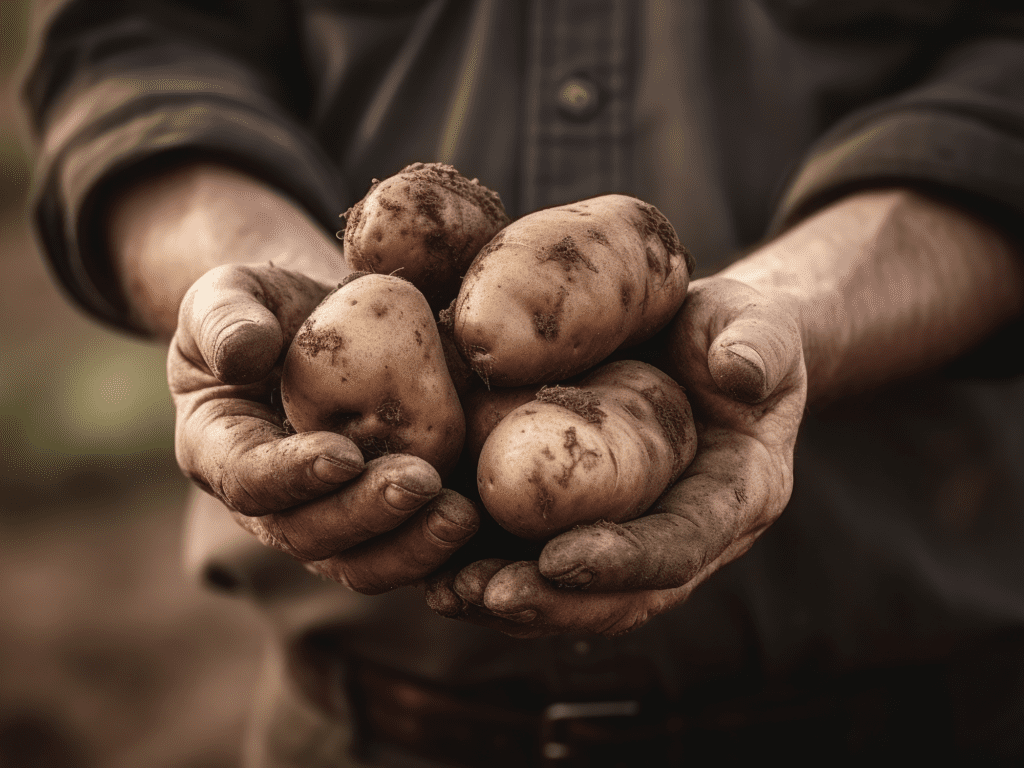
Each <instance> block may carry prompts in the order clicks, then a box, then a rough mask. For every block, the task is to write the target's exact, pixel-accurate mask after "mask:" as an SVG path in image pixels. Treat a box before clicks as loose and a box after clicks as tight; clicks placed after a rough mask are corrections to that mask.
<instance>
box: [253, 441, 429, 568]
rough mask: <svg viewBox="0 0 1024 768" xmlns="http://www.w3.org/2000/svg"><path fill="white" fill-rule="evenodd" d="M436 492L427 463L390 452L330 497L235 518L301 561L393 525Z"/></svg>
mask: <svg viewBox="0 0 1024 768" xmlns="http://www.w3.org/2000/svg"><path fill="white" fill-rule="evenodd" d="M440 492H441V478H440V476H439V475H438V474H437V471H436V470H435V469H434V468H433V467H431V466H430V464H428V463H427V462H425V461H423V459H419V458H416V457H415V456H407V455H404V454H388V455H386V456H381V457H380V458H378V459H374V460H373V461H371V462H368V463H367V464H366V469H365V470H364V471H363V473H362V474H361V475H359V476H358V477H356V478H354V479H353V480H351V481H350V482H348V483H346V484H345V485H343V486H341V488H339V489H338V490H337V491H335V492H334V493H332V494H330V495H329V496H323V497H321V498H318V499H315V500H313V501H309V502H306V503H305V504H301V505H299V506H296V507H293V508H292V509H288V510H285V511H283V512H278V513H273V514H268V515H264V516H263V517H246V516H245V515H239V514H236V519H237V520H238V521H239V523H240V524H241V525H242V526H243V527H244V528H246V529H247V530H249V531H251V532H252V533H254V534H255V535H256V536H258V537H259V538H260V540H261V541H262V542H263V543H264V544H267V545H269V546H272V547H275V548H277V549H280V550H281V551H283V552H287V553H288V554H290V555H292V556H293V557H297V558H299V559H301V560H323V559H325V558H328V557H331V556H333V555H336V554H338V553H340V552H342V551H344V550H347V549H349V548H350V547H354V546H355V545H357V544H361V543H362V542H364V541H367V540H368V539H371V538H373V537H374V536H378V535H380V534H382V533H385V532H387V531H390V530H392V529H394V528H397V527H398V526H399V525H401V524H402V523H403V522H405V521H406V520H407V519H408V518H409V517H410V516H412V514H413V513H414V512H416V510H418V509H420V507H422V506H423V505H425V504H426V503H427V502H429V501H430V500H431V499H433V498H434V497H435V496H437V495H438V494H439V493H440Z"/></svg>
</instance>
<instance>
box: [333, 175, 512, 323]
mask: <svg viewBox="0 0 1024 768" xmlns="http://www.w3.org/2000/svg"><path fill="white" fill-rule="evenodd" d="M343 215H344V216H345V259H346V261H347V262H348V264H349V265H350V266H351V267H352V268H353V269H356V270H365V271H367V272H376V273H379V274H385V275H387V274H397V275H398V276H399V277H404V278H405V279H406V280H408V281H409V282H411V283H412V284H413V285H415V286H416V287H417V288H419V289H420V290H421V291H422V292H423V294H424V295H425V296H426V297H427V301H428V302H429V303H430V305H431V307H432V308H433V309H434V311H437V310H439V309H440V308H442V307H444V306H446V305H447V304H448V303H449V302H450V301H451V300H452V299H453V298H454V297H455V295H456V294H457V293H458V290H459V283H460V281H461V280H462V276H463V275H464V274H465V273H466V269H467V268H468V267H469V264H470V262H472V260H473V257H475V256H476V254H477V252H478V251H479V250H480V249H481V248H482V247H483V246H484V244H486V243H487V241H489V240H490V239H491V238H492V237H493V236H494V235H495V234H496V233H497V232H498V231H499V230H500V229H501V228H502V227H504V226H505V225H506V224H508V221H509V219H508V216H507V215H506V214H505V208H504V206H502V204H501V198H500V197H499V196H498V194H497V193H496V192H493V191H491V190H489V189H487V187H485V186H483V185H482V184H480V183H479V182H478V181H477V180H476V179H473V180H472V181H470V180H469V179H467V178H466V177H465V176H463V175H462V174H460V173H459V172H458V171H457V170H455V169H454V168H453V167H452V166H450V165H443V164H441V163H414V164H413V165H409V166H407V167H405V168H403V169H402V170H401V171H400V172H399V173H397V174H396V175H394V176H392V177H390V178H388V179H385V180H384V181H376V180H374V183H373V186H371V187H370V190H369V192H367V193H366V196H365V197H364V198H363V199H362V200H360V201H359V202H358V203H356V204H355V205H354V206H353V207H352V208H351V209H349V210H348V211H347V212H346V213H345V214H343Z"/></svg>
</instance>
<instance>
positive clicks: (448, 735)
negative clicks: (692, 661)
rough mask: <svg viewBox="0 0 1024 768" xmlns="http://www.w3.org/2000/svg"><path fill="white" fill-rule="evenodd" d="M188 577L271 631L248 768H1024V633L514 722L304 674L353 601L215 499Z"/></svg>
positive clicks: (320, 673)
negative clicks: (803, 765)
mask: <svg viewBox="0 0 1024 768" xmlns="http://www.w3.org/2000/svg"><path fill="white" fill-rule="evenodd" d="M185 563H186V568H187V569H188V570H189V572H190V573H191V574H192V576H193V577H194V578H196V579H198V580H200V581H202V582H203V583H204V584H206V585H207V586H209V587H212V588H215V589H218V590H221V591H227V592H230V593H232V594H235V595H236V596H239V597H244V598H247V599H250V600H252V601H254V602H256V603H257V604H258V605H259V607H260V608H261V609H262V610H263V611H264V612H265V613H266V614H267V615H268V617H269V618H270V621H269V625H270V626H271V627H273V628H274V631H273V633H272V635H271V642H270V647H269V648H268V651H267V655H266V659H265V663H264V668H263V673H262V675H261V679H260V682H259V684H258V686H257V690H256V691H255V692H254V696H253V701H254V712H253V719H252V723H251V727H250V730H249V734H248V737H247V742H246V750H245V755H246V768H298V766H302V768H347V767H348V766H359V767H360V768H362V766H367V765H374V766H388V768H440V767H441V766H451V765H469V766H472V765H481V766H487V767H488V768H497V767H498V766H502V765H529V764H531V763H532V764H538V765H550V766H552V767H553V768H554V767H555V766H559V767H561V766H565V768H568V767H569V766H579V765H593V766H599V765H629V764H631V763H630V762H629V761H628V759H623V758H622V755H623V754H627V755H628V754H630V751H631V750H632V751H633V752H634V753H635V754H636V755H638V756H639V755H640V754H642V753H645V752H646V753H650V754H658V755H663V756H664V757H663V758H652V759H643V760H641V763H642V764H648V765H661V764H664V765H681V764H684V763H686V762H690V761H693V760H705V759H709V760H710V759H716V760H720V759H721V758H722V757H725V756H728V757H730V758H731V759H736V760H741V759H762V758H763V757H764V756H765V755H770V754H778V755H780V756H783V757H790V758H792V757H794V756H801V757H807V758H809V759H817V760H829V761H830V762H835V760H836V758H842V757H847V758H850V759H852V760H854V761H856V762H864V761H867V760H872V759H891V758H892V757H894V756H899V755H906V756H908V757H911V756H912V757H914V758H915V759H917V760H920V759H921V758H923V757H930V758H934V759H936V760H942V761H947V760H948V759H950V758H954V757H955V758H959V759H965V760H968V761H970V762H972V763H975V764H977V763H978V762H981V763H984V764H993V763H995V764H1008V765H1012V764H1021V763H1022V762H1024V633H1021V632H1020V631H1017V630H1015V631H1011V632H1009V633H1006V632H1004V633H1001V634H998V635H995V636H992V637H987V638H982V639H980V640H978V641H976V642H973V643H972V644H971V645H968V646H966V647H964V648H963V649H961V651H960V652H959V653H958V654H956V655H955V657H954V658H951V659H942V660H939V661H937V662H933V663H930V664H922V665H917V666H913V667H901V668H894V669H889V670H875V671H873V672H870V673H860V674H854V675H846V676H844V677H841V678H834V679H829V680H814V679H804V680H798V681H787V682H786V683H785V684H783V685H781V686H779V685H777V684H776V685H775V686H774V687H771V686H768V687H764V686H760V685H759V684H758V683H757V681H754V682H753V683H752V684H751V685H749V686H747V687H746V688H742V689H739V690H737V691H736V692H735V693H734V694H730V696H726V697H723V698H721V700H719V701H715V702H713V703H712V704H711V705H710V706H706V704H707V701H706V700H701V701H683V702H680V701H676V702H664V701H662V702H654V704H653V705H652V703H651V702H649V701H645V700H641V699H639V698H636V699H634V698H627V697H624V698H618V699H613V700H610V701H603V702H540V703H537V702H531V705H532V709H528V710H524V711H514V710H505V709H501V708H494V707H490V706H489V705H487V704H480V705H476V704H474V702H472V701H470V700H465V701H463V700H460V699H459V695H458V693H457V692H454V691H446V690H445V689H444V688H439V687H437V686H435V685H434V684H433V683H431V682H429V681H418V680H412V679H404V678H403V676H402V675H400V674H396V673H391V672H390V671H389V670H387V669H386V668H385V669H381V668H377V667H374V666H372V665H366V664H364V663H362V662H361V660H360V659H348V658H341V657H340V655H338V656H332V655H331V654H327V655H326V656H325V655H324V654H320V655H319V656H318V657H317V662H316V663H308V659H309V658H312V657H307V656H305V655H304V653H303V651H304V650H305V648H304V646H305V644H306V638H307V637H309V636H310V632H311V630H313V631H314V634H315V630H316V628H317V627H318V626H329V625H331V624H332V621H333V619H334V618H335V617H336V611H337V610H338V608H339V606H340V605H341V603H339V600H341V601H344V599H345V596H346V594H347V593H345V592H344V590H339V589H338V587H337V585H334V584H331V583H327V582H322V581H320V580H318V579H316V578H314V577H312V576H310V574H308V572H306V571H305V569H303V568H302V567H301V566H300V565H298V564H297V563H295V562H294V561H292V560H291V559H290V558H288V557H287V556H285V555H282V554H280V553H277V552H275V551H273V550H269V549H266V548H263V547H262V546H260V545H259V544H257V543H256V542H255V540H254V539H252V538H250V537H249V535H248V534H246V533H244V532H243V531H241V529H240V528H238V527H237V526H236V525H235V523H234V521H233V520H231V518H230V516H229V515H228V514H227V512H226V510H224V509H223V507H221V506H220V505H219V504H218V503H217V502H215V501H214V500H212V499H210V498H209V497H206V496H202V495H198V494H197V496H196V498H195V500H194V501H193V505H192V509H191V514H190V518H189V525H188V527H187V536H186V547H185ZM712 695H713V694H712ZM565 704H572V705H577V706H575V708H574V707H573V706H570V707H568V708H566V707H565V706H563V705H565ZM579 705H582V706H579ZM588 707H589V708H588ZM595 707H596V709H595ZM602 707H603V709H602ZM467 744H469V745H470V747H471V748H470V749H469V750H468V751H467V749H466V745H467ZM502 744H504V745H505V746H504V747H503V746H502ZM524 744H525V745H526V746H525V747H524ZM517 749H518V750H523V749H526V752H525V753H523V752H516V751H515V750H517ZM474 750H475V751H474ZM524 754H527V755H529V754H532V755H533V756H534V757H535V760H530V758H529V757H523V756H522V755H524ZM356 755H360V756H362V757H364V758H366V759H365V760H361V759H360V758H359V757H357V756H356ZM446 755H448V756H449V757H447V758H446V757H445V756H446ZM581 755H582V756H583V757H580V756H581ZM477 758H479V759H477ZM634 764H636V763H634Z"/></svg>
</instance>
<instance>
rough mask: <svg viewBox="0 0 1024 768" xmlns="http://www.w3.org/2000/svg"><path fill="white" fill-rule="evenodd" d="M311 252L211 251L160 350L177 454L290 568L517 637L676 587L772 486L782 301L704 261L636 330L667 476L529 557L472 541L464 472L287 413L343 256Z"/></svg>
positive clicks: (602, 627)
mask: <svg viewBox="0 0 1024 768" xmlns="http://www.w3.org/2000/svg"><path fill="white" fill-rule="evenodd" d="M330 269H331V270H333V271H332V272H330V274H331V276H332V277H334V274H333V272H337V275H336V278H337V279H336V280H335V281H334V282H333V283H328V282H326V281H325V280H324V273H325V270H324V268H321V269H319V270H318V271H319V275H318V279H314V278H313V277H311V276H310V275H309V274H306V272H308V271H310V270H303V269H301V268H299V269H294V268H288V262H287V261H284V262H282V261H276V262H268V263H257V264H248V265H243V266H238V265H228V266H219V267H216V268H214V269H212V270H211V271H209V272H207V273H206V274H205V275H203V276H202V277H201V278H200V279H199V280H198V281H196V282H195V283H194V284H193V285H192V287H191V288H190V289H189V290H188V292H187V293H186V295H185V297H184V299H183V301H182V303H181V306H180V311H179V315H178V324H177V330H176V332H175V335H174V338H173V339H172V341H171V345H170V351H169V358H168V380H169V384H170V389H171V393H172V396H173V399H174V402H175V407H176V409H177V427H176V451H177V458H178V462H179V464H180V466H181V468H182V469H183V471H184V472H185V474H186V475H188V476H189V477H190V478H192V479H193V480H194V481H195V482H196V483H198V484H199V485H200V486H201V487H202V488H203V489H205V490H206V491H207V492H209V493H211V494H213V495H214V496H216V497H217V498H218V499H220V500H221V501H222V502H224V503H225V504H226V505H227V506H228V507H229V508H230V509H231V510H233V512H232V514H233V515H234V517H235V518H236V520H237V522H238V523H239V524H240V525H242V527H244V528H245V529H247V530H248V531H250V532H251V533H252V534H254V535H255V536H257V537H258V538H259V540H260V541H262V542H263V543H264V544H266V545H268V546H271V547H274V548H276V549H279V550H281V551H283V552H285V553H288V554H289V555H292V556H294V557H296V558H298V559H299V560H301V561H303V562H304V563H305V564H306V567H307V568H308V569H309V570H311V571H313V572H315V573H318V574H320V575H322V576H324V577H327V578H330V579H333V580H335V581H337V582H339V583H341V584H343V585H345V586H346V587H348V588H350V589H353V590H355V591H357V592H361V593H366V594H377V593H381V592H385V591H388V590H391V589H394V588H398V587H402V586H409V585H421V586H422V587H424V588H425V591H426V595H425V597H426V600H427V602H428V604H429V605H430V606H431V607H432V608H433V609H434V610H435V611H437V612H438V613H440V614H442V615H445V616H448V617H451V618H457V619H461V620H465V621H468V622H471V623H474V624H480V625H484V626H488V627H492V628H494V629H497V630H500V631H502V632H505V633H506V634H509V635H513V636H517V637H539V636H543V635H550V634H557V633H562V632H593V633H600V634H605V635H614V634H621V633H623V632H627V631H629V630H631V629H634V628H636V627H639V626H642V625H643V624H645V623H646V622H647V621H648V620H650V619H651V618H652V617H654V616H656V615H658V614H660V613H663V612H664V611H666V610H669V609H671V608H673V607H675V606H676V605H678V604H680V603H682V602H683V601H685V600H686V599H687V597H688V596H689V595H690V593H691V592H692V591H693V590H694V589H695V588H696V587H697V586H698V585H699V584H701V583H702V582H703V581H704V580H705V579H707V578H708V577H709V576H710V575H711V574H712V573H714V572H715V571H716V570H717V569H718V568H720V567H721V566H723V565H724V564H726V563H728V562H730V561H731V560H733V559H735V558H737V557H738V556H740V555H741V554H743V553H744V552H745V551H746V550H747V549H748V548H749V547H750V546H751V544H752V543H753V542H754V540H755V539H756V538H757V537H758V536H759V535H760V534H761V533H762V532H763V531H764V530H765V529H766V528H767V527H768V526H769V525H770V524H771V523H772V522H773V521H774V520H775V519H776V518H777V517H778V515H779V514H780V513H781V511H782V509H783V507H784V506H785V504H786V503H787V501H788V500H789V496H790V492H791V489H792V477H793V471H792V468H793V448H794V444H795V440H796V434H797V429H798V427H799V424H800V420H801V416H802V413H803V407H804V401H805V398H806V370H805V365H804V360H803V352H802V348H801V339H800V334H799V331H798V327H797V324H796V320H795V318H794V316H793V313H792V312H790V311H789V310H788V309H787V308H786V307H784V306H782V305H781V304H778V303H776V302H775V301H773V300H772V299H771V298H769V297H768V296H766V295H764V294H762V293H760V292H759V291H757V290H756V289H755V288H753V287H751V286H749V285H747V284H745V283H743V282H740V281H737V280H735V279H729V278H725V277H709V278H704V279H700V280H696V281H694V282H693V283H692V284H691V285H690V288H689V292H688V295H687V298H686V300H685V302H684V303H683V306H682V308H681V310H680V311H679V313H678V314H677V315H676V317H675V318H674V320H673V321H672V322H671V323H670V325H669V326H668V327H667V328H666V329H665V330H664V331H663V332H662V333H661V334H659V336H657V337H656V339H655V341H654V346H655V347H656V349H655V350H654V351H655V353H656V356H657V359H658V361H659V365H660V367H662V368H663V369H664V370H665V371H666V372H667V373H669V374H670V375H671V376H673V377H674V378H675V379H676V380H677V381H678V382H679V383H680V384H681V385H682V386H683V387H684V389H685V390H686V393H687V396H688V397H689V400H690V403H691V406H692V408H693V413H694V417H695V420H696V425H697V433H698V449H697V454H696V456H695V458H694V460H693V462H692V463H691V464H690V466H689V467H688V468H687V469H686V471H685V473H684V474H683V475H682V477H681V478H680V479H679V480H678V481H677V482H676V483H675V484H674V485H672V486H671V487H670V488H668V489H667V490H666V491H665V493H664V494H663V495H662V496H661V497H660V499H659V500H658V501H657V502H656V504H655V505H654V506H653V507H652V508H651V509H650V510H648V511H647V513H646V514H644V515H643V516H642V517H639V518H637V519H634V520H632V521H629V522H625V523H622V524H611V523H606V522H602V523H600V524H598V525H593V526H580V527H578V528H575V529H573V530H570V531H568V532H565V533H562V534H560V535H558V536H556V537H555V538H553V539H552V540H551V541H549V542H546V543H544V544H543V546H542V547H537V548H536V549H537V550H538V551H539V558H538V559H520V560H509V559H504V558H498V557H494V556H492V555H491V554H489V553H488V552H487V547H486V542H485V541H482V540H481V539H480V537H479V531H480V528H481V522H482V519H483V516H485V515H486V511H484V510H483V509H482V508H481V507H480V506H479V505H478V504H477V503H474V502H473V501H472V500H471V499H470V498H469V497H468V496H471V495H472V493H473V489H470V488H465V487H462V488H458V487H456V488H451V489H446V488H443V485H442V480H441V478H440V477H439V476H438V474H437V472H436V471H435V470H434V469H433V468H432V467H431V466H430V465H429V464H428V463H427V462H425V461H423V460H421V459H418V458H416V457H413V456H408V455H401V454H392V455H385V456H382V457H380V458H376V459H373V460H369V461H364V458H363V456H362V455H361V453H360V451H359V450H358V448H357V447H356V446H355V444H354V443H353V442H352V441H350V440H349V439H347V438H345V437H343V436H342V435H339V434H334V433H331V432H307V433H300V434H294V433H292V432H291V431H290V430H289V429H287V426H286V425H285V423H284V416H283V412H282V409H281V407H280V403H279V401H278V398H279V389H278V386H279V381H280V363H281V360H282V359H283V353H284V352H285V351H287V349H288V345H289V344H290V342H291V340H292V338H293V337H294V335H295V334H296V332H297V331H298V330H299V328H300V327H301V325H302V323H303V322H304V320H305V319H306V318H307V317H308V316H309V314H310V313H311V312H312V311H313V309H314V308H315V307H316V306H317V304H319V302H320V301H321V300H322V299H323V298H324V297H325V296H326V295H327V294H328V293H329V292H330V291H331V290H332V289H333V288H334V287H335V285H336V284H337V282H339V281H340V280H342V279H343V278H344V276H345V275H346V274H347V273H348V271H349V270H348V269H347V268H346V267H345V266H344V265H343V262H342V261H341V260H340V259H339V260H338V261H337V263H336V264H335V266H333V267H331V268H330ZM538 343H544V342H543V341H542V340H538ZM648 346H650V345H648ZM525 492H528V490H527V489H524V493H525ZM470 542H473V543H474V547H470V548H467V549H465V550H464V549H463V547H464V546H465V545H467V544H468V543H470ZM466 552H472V553H473V557H472V558H470V559H468V560H467V558H466V557H465V554H466ZM476 558H479V559H476ZM452 563H458V564H457V565H453V564H452Z"/></svg>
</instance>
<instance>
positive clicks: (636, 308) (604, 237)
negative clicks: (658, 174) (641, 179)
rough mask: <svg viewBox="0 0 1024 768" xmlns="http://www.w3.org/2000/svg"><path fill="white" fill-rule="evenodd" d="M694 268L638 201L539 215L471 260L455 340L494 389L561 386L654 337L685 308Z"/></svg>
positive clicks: (654, 213)
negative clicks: (545, 384)
mask: <svg viewBox="0 0 1024 768" xmlns="http://www.w3.org/2000/svg"><path fill="white" fill-rule="evenodd" d="M692 270H693V260H692V258H691V257H690V255H689V253H688V252H687V251H686V249H685V248H684V247H683V246H682V245H680V243H679V239H678V238H677V237H676V233H675V230H673V229H672V225H671V224H670V223H669V221H668V219H666V218H665V217H664V216H663V215H662V214H661V212H660V211H658V209H657V208H655V207H654V206H652V205H648V204H647V203H644V202H643V201H641V200H637V199H636V198H633V197H627V196H625V195H605V196H603V197H596V198H592V199H590V200H584V201H582V202H579V203H574V204H572V205H564V206H561V207H558V208H549V209H547V210H543V211H538V212H536V213H532V214H530V215H528V216H524V217H523V218H521V219H519V220H517V221H515V222H513V223H512V224H510V225H508V226H507V227H505V228H504V229H503V230H501V232H499V233H498V234H497V235H496V236H495V237H494V238H493V239H492V240H491V241H490V242H489V243H488V244H487V245H486V246H484V248H483V249H482V250H481V251H480V253H479V254H478V255H477V257H476V258H475V259H474V260H473V263H472V265H471V266H470V268H469V271H468V273H467V274H466V277H465V279H464V281H463V284H462V288H461V290H460V291H459V296H458V300H457V302H456V305H455V339H456V342H457V343H458V346H459V350H460V352H461V353H462V355H463V356H464V357H465V358H466V360H467V361H468V362H469V364H470V366H471V367H472V368H473V370H475V371H476V372H477V373H478V374H479V375H480V376H481V377H482V378H484V380H485V381H487V382H489V383H491V384H498V385H501V386H518V385H522V384H530V383H540V382H557V381H562V380H564V379H567V378H569V377H570V376H572V375H574V374H577V373H581V372H583V371H585V370H587V369H589V368H591V367H593V366H594V365H596V364H598V363H600V362H601V361H602V360H604V359H605V358H606V357H608V355H609V354H610V353H611V352H613V351H615V350H616V349H618V348H620V347H623V346H630V345H633V344H637V343H639V342H641V341H644V340H646V339H648V338H650V337H651V336H653V335H654V334H655V333H656V332H657V331H658V330H660V329H661V328H662V327H663V326H664V325H665V324H667V323H668V321H669V320H671V319H672V317H673V316H674V315H675V313H676V311H677V310H678V309H679V307H680V305H681V304H682V303H683V299H684V298H685V296H686V289H687V286H688V285H689V282H690V273H691V272H692Z"/></svg>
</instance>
